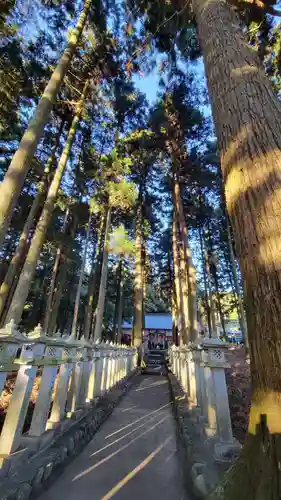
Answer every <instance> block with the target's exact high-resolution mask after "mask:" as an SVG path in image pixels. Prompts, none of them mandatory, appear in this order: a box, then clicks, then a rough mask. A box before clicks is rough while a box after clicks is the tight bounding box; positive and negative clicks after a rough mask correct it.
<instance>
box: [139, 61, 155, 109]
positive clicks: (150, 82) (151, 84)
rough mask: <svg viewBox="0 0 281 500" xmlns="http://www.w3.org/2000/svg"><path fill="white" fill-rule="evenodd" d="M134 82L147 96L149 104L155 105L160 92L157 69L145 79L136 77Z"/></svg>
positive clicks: (144, 77)
mask: <svg viewBox="0 0 281 500" xmlns="http://www.w3.org/2000/svg"><path fill="white" fill-rule="evenodd" d="M133 81H134V83H135V85H136V87H137V88H138V89H139V90H140V91H141V92H143V93H144V94H146V97H147V100H148V102H149V104H153V102H155V100H156V96H157V92H158V82H159V72H158V70H157V68H155V69H154V70H153V71H152V72H151V73H150V74H149V75H145V76H143V77H141V76H139V75H134V77H133Z"/></svg>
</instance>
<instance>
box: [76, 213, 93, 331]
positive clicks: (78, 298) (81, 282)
mask: <svg viewBox="0 0 281 500" xmlns="http://www.w3.org/2000/svg"><path fill="white" fill-rule="evenodd" d="M91 223H92V212H90V215H89V220H88V225H87V231H86V238H85V245H84V252H83V257H82V262H81V267H80V273H79V281H78V286H77V291H76V297H75V304H74V312H73V321H72V327H71V336H72V337H73V338H76V334H77V325H78V313H79V306H80V298H81V290H82V284H83V279H84V274H85V264H86V258H87V249H88V243H89V237H90V231H91Z"/></svg>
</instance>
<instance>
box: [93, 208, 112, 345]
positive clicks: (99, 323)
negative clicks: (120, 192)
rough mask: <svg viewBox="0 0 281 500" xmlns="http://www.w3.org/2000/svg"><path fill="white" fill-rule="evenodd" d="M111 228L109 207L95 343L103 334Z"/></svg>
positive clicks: (109, 209)
mask: <svg viewBox="0 0 281 500" xmlns="http://www.w3.org/2000/svg"><path fill="white" fill-rule="evenodd" d="M110 227H111V207H108V210H107V217H106V227H105V237H104V249H103V258H102V269H101V280H100V288H99V298H98V303H97V308H96V324H95V331H94V342H97V340H100V339H101V334H102V322H103V313H104V303H105V295H106V284H107V272H108V251H109V248H108V246H109V234H110Z"/></svg>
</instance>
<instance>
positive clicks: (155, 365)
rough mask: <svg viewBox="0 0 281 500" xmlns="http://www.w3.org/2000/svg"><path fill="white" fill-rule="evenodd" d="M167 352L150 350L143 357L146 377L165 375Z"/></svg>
mask: <svg viewBox="0 0 281 500" xmlns="http://www.w3.org/2000/svg"><path fill="white" fill-rule="evenodd" d="M166 354H167V351H165V350H160V349H150V350H149V351H148V354H147V356H146V357H145V362H146V369H145V370H144V373H145V374H147V375H163V374H165V373H167V368H166Z"/></svg>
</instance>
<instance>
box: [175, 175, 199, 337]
mask: <svg viewBox="0 0 281 500" xmlns="http://www.w3.org/2000/svg"><path fill="white" fill-rule="evenodd" d="M174 199H175V203H176V210H177V214H178V219H179V227H180V238H181V241H182V245H183V250H184V256H185V258H184V260H185V264H186V273H187V283H188V320H189V338H190V340H192V341H194V340H196V339H197V336H198V326H197V298H196V295H197V294H196V292H197V287H196V271H195V268H194V265H193V262H192V257H191V252H190V248H189V246H188V233H187V227H186V222H185V216H184V211H183V205H182V198H181V192H180V185H179V182H178V179H177V176H176V175H175V174H174Z"/></svg>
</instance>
